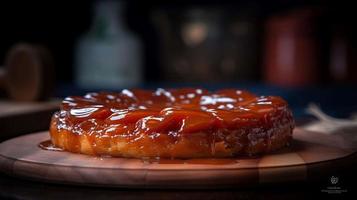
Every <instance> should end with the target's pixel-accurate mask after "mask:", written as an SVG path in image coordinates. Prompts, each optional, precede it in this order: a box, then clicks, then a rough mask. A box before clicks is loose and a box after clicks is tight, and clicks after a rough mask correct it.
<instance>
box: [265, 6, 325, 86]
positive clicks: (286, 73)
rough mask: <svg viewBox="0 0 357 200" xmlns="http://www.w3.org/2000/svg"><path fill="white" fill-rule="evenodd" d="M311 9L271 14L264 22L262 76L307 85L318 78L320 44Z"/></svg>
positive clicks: (284, 83) (278, 82)
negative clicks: (264, 40) (264, 41)
mask: <svg viewBox="0 0 357 200" xmlns="http://www.w3.org/2000/svg"><path fill="white" fill-rule="evenodd" d="M317 15H318V12H316V10H314V9H309V8H307V9H301V10H295V11H292V12H290V13H288V14H285V15H278V16H273V17H271V18H270V19H268V21H267V23H266V36H265V39H266V44H265V53H264V64H263V65H264V79H265V81H266V82H267V83H270V84H274V85H279V86H308V85H312V84H315V83H317V81H318V79H319V74H318V73H319V67H320V66H319V65H320V47H319V42H318V39H317V25H316V17H317Z"/></svg>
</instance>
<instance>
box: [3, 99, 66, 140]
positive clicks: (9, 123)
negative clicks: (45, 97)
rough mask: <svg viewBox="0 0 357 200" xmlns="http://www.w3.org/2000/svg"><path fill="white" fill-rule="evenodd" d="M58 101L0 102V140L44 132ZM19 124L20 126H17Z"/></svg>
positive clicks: (57, 105)
mask: <svg viewBox="0 0 357 200" xmlns="http://www.w3.org/2000/svg"><path fill="white" fill-rule="evenodd" d="M59 105H60V101H59V100H51V101H46V102H15V101H5V100H0V124H1V126H0V140H1V141H3V140H4V139H8V138H12V137H15V136H19V135H21V134H25V133H29V132H34V131H40V130H46V129H48V127H49V123H50V120H51V117H52V114H53V113H54V112H55V111H57V110H58V109H59ZM19 124H21V125H19Z"/></svg>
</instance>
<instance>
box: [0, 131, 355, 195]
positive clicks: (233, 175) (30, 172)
mask: <svg viewBox="0 0 357 200" xmlns="http://www.w3.org/2000/svg"><path fill="white" fill-rule="evenodd" d="M316 134H317V133H314V132H306V131H302V130H299V129H297V130H296V131H295V132H294V137H295V139H294V141H293V142H292V144H291V146H290V147H287V148H285V149H283V150H281V151H279V152H274V153H272V154H269V155H264V156H258V157H252V158H235V159H230V160H229V159H225V160H219V161H217V160H214V159H202V160H200V159H195V160H166V161H165V160H162V161H157V160H156V161H147V160H140V159H126V158H108V157H93V156H88V155H81V154H73V153H69V152H59V151H46V150H43V149H41V148H39V147H38V144H39V143H40V142H42V141H45V140H47V139H49V135H48V132H39V133H34V134H29V135H25V136H21V137H17V138H14V139H11V140H8V141H6V142H3V143H1V144H0V170H1V171H3V172H5V173H9V174H14V175H17V176H23V177H28V178H34V179H39V180H43V181H49V182H60V183H69V184H84V185H100V186H109V187H129V188H130V187H134V188H147V187H150V188H219V187H235V186H238V187H239V186H245V185H254V184H258V183H276V182H287V181H298V180H306V179H308V178H309V177H308V176H307V175H308V173H307V171H308V169H309V166H310V165H313V164H314V163H319V168H320V170H325V169H327V168H328V167H329V166H331V163H333V162H334V159H339V158H343V157H346V156H348V155H351V154H352V153H354V152H355V150H356V149H353V148H344V146H336V143H334V142H333V141H334V140H332V139H330V138H327V137H335V136H329V135H319V134H317V135H316ZM318 136H321V137H323V138H321V139H320V140H316V137H318ZM309 138H314V140H313V141H309ZM342 140H343V138H342V139H341V141H342ZM331 142H332V143H333V144H330V143H331ZM341 144H345V143H341Z"/></svg>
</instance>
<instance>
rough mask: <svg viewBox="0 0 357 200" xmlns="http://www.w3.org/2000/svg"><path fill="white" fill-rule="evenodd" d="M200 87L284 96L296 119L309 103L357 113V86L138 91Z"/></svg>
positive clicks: (62, 91)
mask: <svg viewBox="0 0 357 200" xmlns="http://www.w3.org/2000/svg"><path fill="white" fill-rule="evenodd" d="M178 87H200V88H205V89H208V90H211V91H214V90H218V89H222V88H235V89H243V90H248V91H251V92H253V93H255V94H258V95H265V96H268V95H274V96H281V97H283V98H284V99H285V100H287V101H288V103H289V105H290V107H291V109H292V110H293V113H294V116H295V118H297V119H302V118H306V117H311V116H309V115H308V114H307V113H306V112H305V108H306V107H307V105H308V104H309V103H316V104H317V105H318V106H320V108H321V109H322V110H323V111H324V112H326V113H327V114H329V115H331V116H334V117H341V118H346V117H349V116H350V115H351V114H352V113H357V101H356V100H357V85H329V86H322V85H320V86H312V87H299V88H286V87H277V86H271V85H266V84H261V83H219V84H217V83H204V84H203V83H167V82H165V83H146V84H143V85H139V86H137V87H136V88H143V89H156V88H178ZM122 89H123V88H120V87H118V88H115V89H113V88H95V89H94V88H92V89H83V88H78V87H76V86H74V85H73V84H60V85H59V86H58V87H57V89H56V90H55V96H56V97H59V98H63V97H66V96H70V95H84V94H86V93H88V92H94V91H103V90H104V91H120V90H122Z"/></svg>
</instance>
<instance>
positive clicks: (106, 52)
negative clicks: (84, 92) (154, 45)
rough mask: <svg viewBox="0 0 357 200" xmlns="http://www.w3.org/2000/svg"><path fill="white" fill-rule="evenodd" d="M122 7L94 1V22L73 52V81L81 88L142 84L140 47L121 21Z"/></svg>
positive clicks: (116, 3)
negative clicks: (74, 77) (74, 78)
mask: <svg viewBox="0 0 357 200" xmlns="http://www.w3.org/2000/svg"><path fill="white" fill-rule="evenodd" d="M123 7H124V4H123V3H122V2H120V1H98V2H96V3H95V4H94V11H95V12H94V21H93V24H92V26H91V29H90V31H89V32H88V33H87V34H85V35H84V36H83V37H81V38H80V39H79V41H78V46H77V49H76V55H75V57H76V58H75V59H76V63H75V68H76V82H77V85H78V86H80V87H82V88H113V89H115V88H118V87H119V88H123V87H133V86H136V85H138V84H139V83H140V82H141V81H142V47H141V43H140V41H139V40H138V39H137V38H136V37H135V36H134V35H133V34H132V33H131V32H129V31H128V30H127V29H126V27H125V25H124V22H123V20H122V19H123V16H122V11H123Z"/></svg>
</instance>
